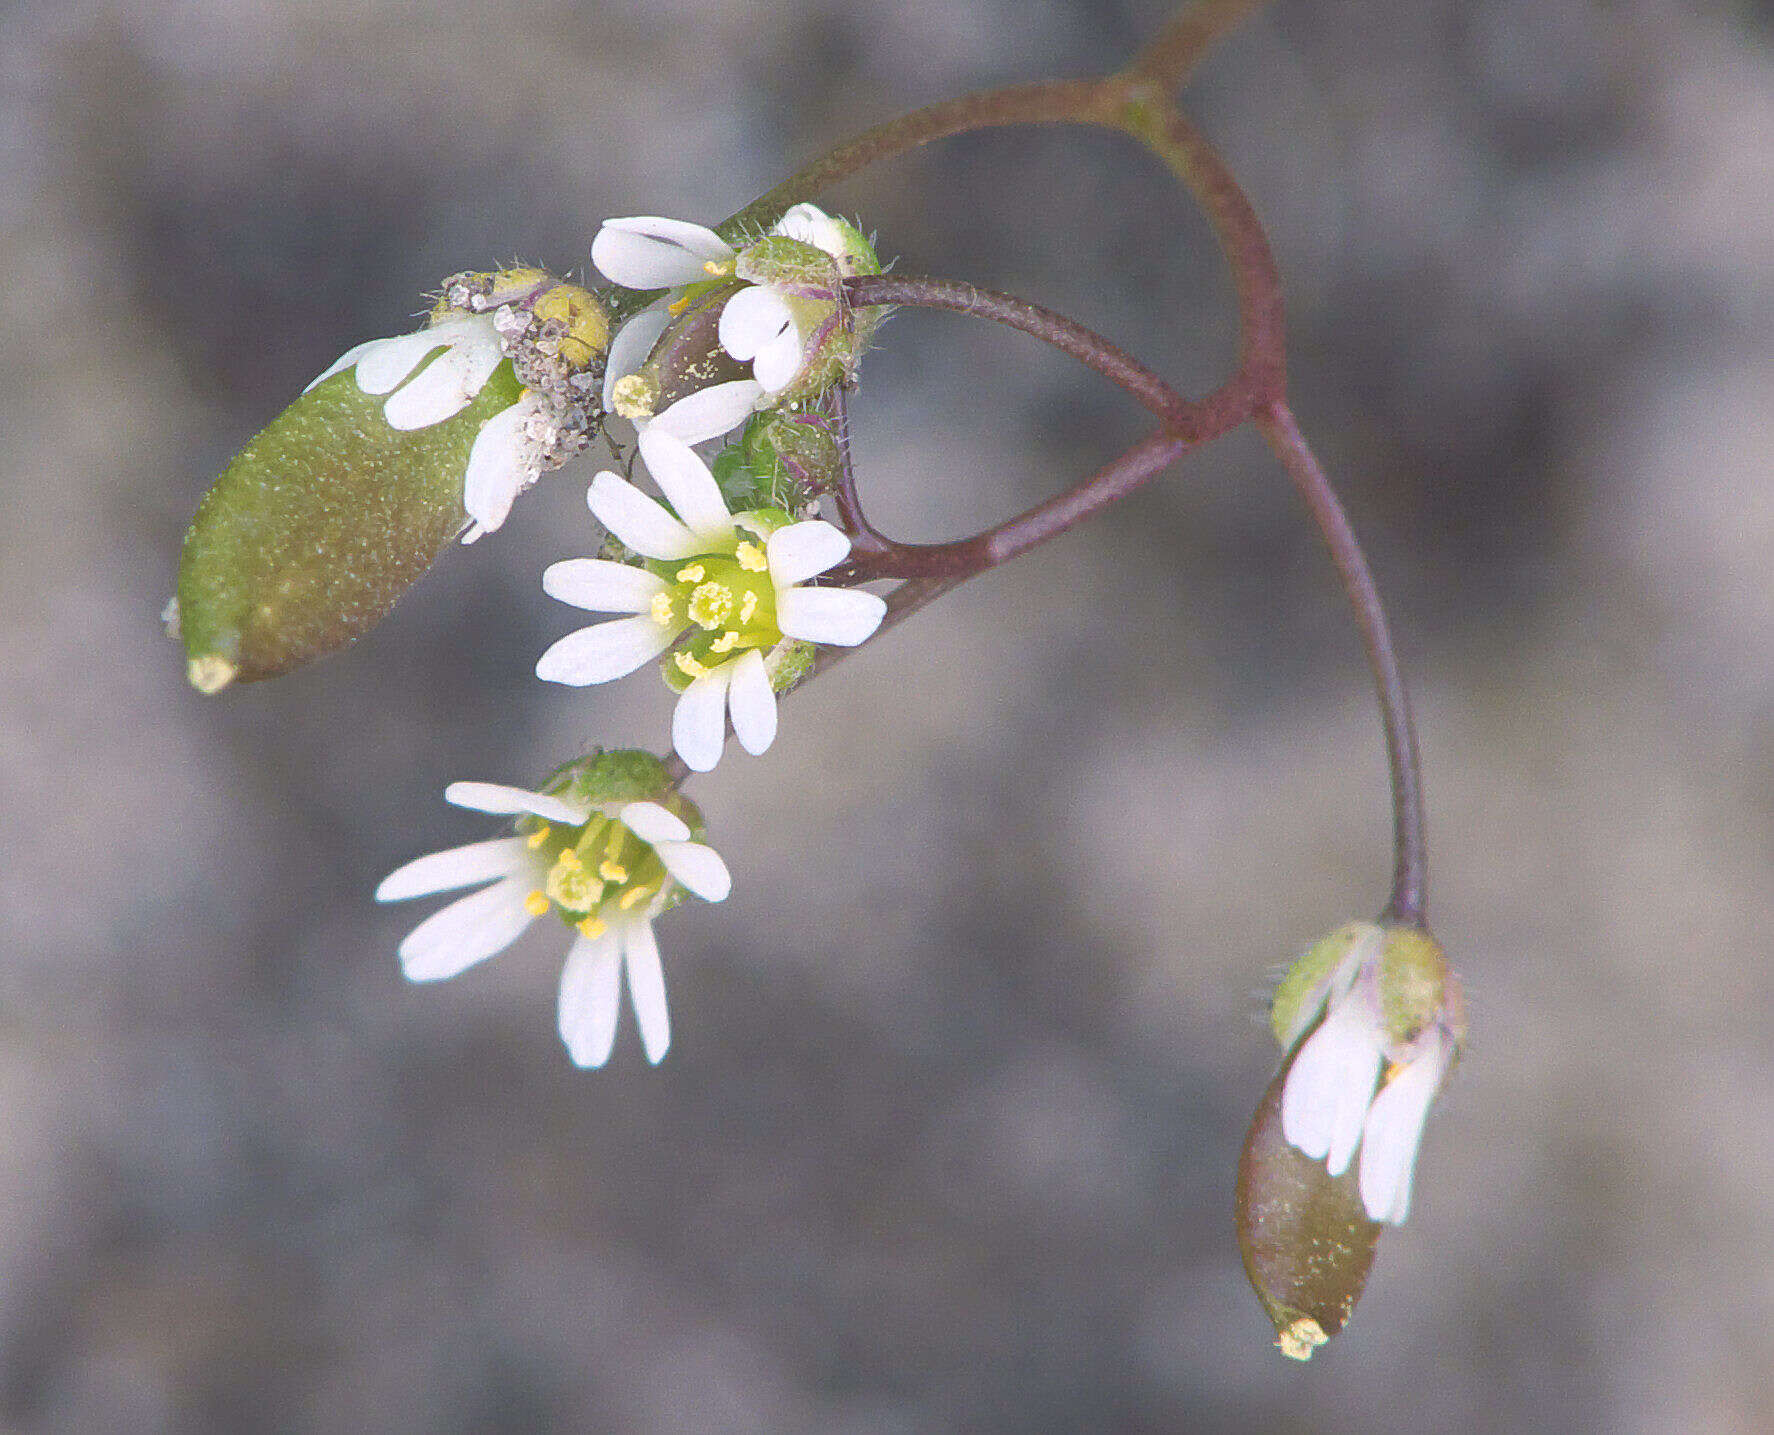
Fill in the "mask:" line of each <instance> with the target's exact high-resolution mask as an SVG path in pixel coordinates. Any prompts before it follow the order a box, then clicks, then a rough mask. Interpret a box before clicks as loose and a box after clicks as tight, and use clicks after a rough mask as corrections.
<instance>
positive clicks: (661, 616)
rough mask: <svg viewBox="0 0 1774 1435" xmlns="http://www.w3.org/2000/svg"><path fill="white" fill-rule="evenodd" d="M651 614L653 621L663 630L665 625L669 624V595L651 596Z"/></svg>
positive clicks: (658, 594)
mask: <svg viewBox="0 0 1774 1435" xmlns="http://www.w3.org/2000/svg"><path fill="white" fill-rule="evenodd" d="M651 612H652V617H653V621H654V622H655V623H657V624H658V625H659V626H660V627H662V628H663V627H664V626H665V625H666V624H667V623H669V622H671V594H669V593H655V594H654V595H653V607H652V609H651Z"/></svg>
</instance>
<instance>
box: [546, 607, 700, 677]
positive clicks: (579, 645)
mask: <svg viewBox="0 0 1774 1435" xmlns="http://www.w3.org/2000/svg"><path fill="white" fill-rule="evenodd" d="M682 627H683V625H682V624H679V625H678V626H677V627H676V628H674V627H673V626H672V625H671V624H670V623H665V624H660V623H655V622H654V621H653V620H652V619H651V618H641V617H636V618H617V619H616V620H615V621H613V622H609V623H594V624H592V625H591V627H589V628H580V629H579V630H578V631H577V632H573V633H568V634H567V636H566V637H564V638H562V639H561V640H560V641H559V642H557V643H554V644H552V645H551V646H550V647H549V648H548V650H547V651H546V652H545V653H543V654H542V656H541V657H539V658H538V659H536V676H537V677H539V678H541V679H542V681H543V682H545V683H566V684H567V685H568V686H569V687H575V688H582V687H585V686H586V685H587V684H588V683H608V682H613V681H614V680H615V679H617V678H626V677H627V676H628V675H629V674H630V673H632V672H633V671H634V670H635V669H636V668H638V667H640V666H641V665H642V664H643V663H645V662H647V661H648V659H650V658H656V657H658V656H659V655H660V654H661V653H663V652H664V651H665V650H666V649H667V648H669V647H670V646H671V640H672V639H673V638H675V637H676V636H677V635H678V633H679V632H681V631H682Z"/></svg>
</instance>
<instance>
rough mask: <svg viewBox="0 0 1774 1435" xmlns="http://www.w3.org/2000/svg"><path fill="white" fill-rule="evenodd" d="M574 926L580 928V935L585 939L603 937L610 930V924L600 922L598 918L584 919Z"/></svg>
mask: <svg viewBox="0 0 1774 1435" xmlns="http://www.w3.org/2000/svg"><path fill="white" fill-rule="evenodd" d="M574 925H575V926H577V927H578V928H579V933H580V935H581V936H585V937H601V936H603V934H604V933H605V932H607V931H609V930H610V924H609V923H608V922H600V921H598V919H597V918H596V917H585V918H582V919H581V920H580V921H578V922H576V923H574Z"/></svg>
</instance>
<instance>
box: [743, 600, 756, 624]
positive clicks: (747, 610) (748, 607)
mask: <svg viewBox="0 0 1774 1435" xmlns="http://www.w3.org/2000/svg"><path fill="white" fill-rule="evenodd" d="M757 611H758V595H757V594H756V593H747V594H746V595H745V596H744V597H743V598H741V599H740V600H739V621H740V622H742V623H749V622H751V615H752V614H753V613H755V612H757Z"/></svg>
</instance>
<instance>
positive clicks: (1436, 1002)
mask: <svg viewBox="0 0 1774 1435" xmlns="http://www.w3.org/2000/svg"><path fill="white" fill-rule="evenodd" d="M1344 930H1345V932H1346V933H1347V934H1348V935H1349V936H1350V937H1352V940H1350V941H1349V943H1348V948H1347V951H1346V953H1345V954H1344V955H1343V957H1342V958H1341V960H1340V961H1338V962H1337V963H1336V965H1335V966H1334V967H1332V968H1331V969H1330V970H1329V971H1328V972H1324V973H1323V974H1322V975H1319V976H1317V979H1316V980H1315V981H1314V982H1313V983H1312V985H1311V987H1310V988H1309V989H1308V990H1307V991H1306V992H1304V993H1303V994H1300V995H1299V1006H1298V1007H1297V1009H1293V1008H1292V1007H1291V997H1290V1013H1289V1030H1288V1031H1286V1032H1283V1033H1282V1035H1283V1037H1284V1040H1285V1041H1286V1042H1287V1043H1288V1044H1290V1045H1291V1044H1292V1042H1293V1041H1294V1040H1297V1039H1298V1036H1299V1034H1300V1033H1301V1032H1303V1031H1307V1030H1309V1029H1311V1027H1312V1023H1313V1022H1314V1021H1318V1018H1319V1014H1320V1013H1321V1012H1322V1013H1323V1020H1322V1021H1318V1025H1317V1028H1316V1029H1315V1030H1311V1034H1310V1035H1308V1036H1307V1037H1306V1039H1305V1041H1304V1042H1303V1043H1302V1044H1300V1046H1299V1048H1298V1050H1297V1052H1296V1053H1295V1055H1294V1057H1293V1066H1292V1069H1291V1070H1289V1072H1288V1075H1287V1082H1286V1084H1285V1086H1284V1087H1283V1088H1282V1093H1281V1131H1282V1135H1283V1136H1284V1137H1286V1139H1287V1141H1288V1143H1289V1144H1290V1145H1292V1146H1295V1147H1297V1148H1298V1149H1299V1150H1300V1151H1301V1152H1303V1153H1304V1154H1305V1155H1307V1156H1310V1157H1311V1158H1312V1159H1314V1160H1316V1161H1323V1162H1324V1163H1325V1169H1326V1170H1327V1171H1328V1172H1329V1173H1330V1174H1331V1175H1332V1176H1341V1175H1342V1174H1343V1173H1344V1172H1345V1171H1347V1170H1348V1169H1349V1163H1350V1162H1351V1161H1352V1160H1354V1159H1355V1157H1356V1153H1357V1151H1358V1150H1359V1152H1360V1160H1361V1165H1360V1172H1359V1185H1360V1189H1361V1200H1362V1205H1363V1206H1364V1207H1365V1208H1366V1210H1367V1214H1368V1216H1369V1218H1370V1219H1372V1220H1375V1221H1389V1222H1391V1223H1393V1224H1394V1225H1397V1224H1401V1223H1402V1222H1403V1221H1404V1219H1405V1217H1406V1216H1407V1215H1408V1214H1409V1213H1410V1203H1411V1181H1412V1176H1413V1173H1414V1171H1415V1168H1416V1161H1417V1147H1418V1145H1419V1143H1420V1142H1421V1140H1422V1136H1423V1126H1424V1123H1425V1121H1426V1120H1427V1119H1428V1115H1429V1107H1430V1104H1431V1103H1432V1102H1433V1101H1434V1099H1435V1096H1436V1093H1437V1092H1439V1091H1440V1090H1441V1085H1442V1082H1443V1081H1444V1080H1445V1079H1446V1077H1447V1074H1448V1072H1449V1070H1450V1069H1451V1067H1452V1065H1453V1062H1454V1058H1455V1056H1456V1054H1457V1053H1458V1050H1459V1044H1460V1040H1461V1037H1462V1021H1463V1018H1462V1015H1461V1011H1460V999H1459V992H1458V984H1457V983H1456V982H1455V980H1454V978H1453V977H1452V975H1451V974H1450V973H1448V972H1447V970H1446V965H1445V962H1444V960H1443V958H1442V956H1441V953H1440V949H1439V948H1437V947H1436V946H1435V944H1434V942H1433V941H1432V940H1431V939H1429V938H1428V937H1427V936H1426V935H1425V934H1423V933H1421V932H1417V931H1414V930H1407V929H1401V928H1394V929H1392V930H1390V931H1387V930H1383V929H1382V928H1380V927H1378V926H1375V925H1373V924H1372V923H1359V924H1355V925H1354V926H1352V927H1351V928H1348V929H1344ZM1310 959H1311V958H1310V954H1309V957H1308V959H1307V960H1310Z"/></svg>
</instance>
